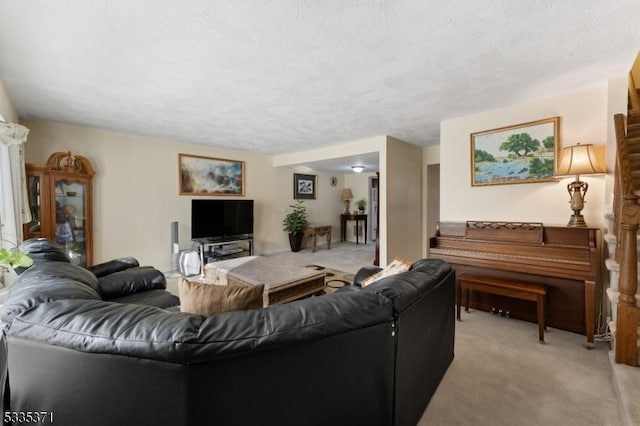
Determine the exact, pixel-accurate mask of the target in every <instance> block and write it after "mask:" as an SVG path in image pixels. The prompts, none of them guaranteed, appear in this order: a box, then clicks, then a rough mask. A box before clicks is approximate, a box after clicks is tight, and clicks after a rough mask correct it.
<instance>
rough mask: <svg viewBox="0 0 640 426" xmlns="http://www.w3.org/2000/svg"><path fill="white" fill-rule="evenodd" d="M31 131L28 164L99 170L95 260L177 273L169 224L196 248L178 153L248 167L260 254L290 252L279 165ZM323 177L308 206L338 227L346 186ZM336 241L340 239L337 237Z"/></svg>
mask: <svg viewBox="0 0 640 426" xmlns="http://www.w3.org/2000/svg"><path fill="white" fill-rule="evenodd" d="M23 124H24V125H25V126H27V127H28V128H30V129H31V133H30V135H29V140H28V142H27V144H26V157H27V162H31V163H43V162H45V161H46V159H47V158H48V156H49V155H50V154H51V153H53V152H56V151H67V150H71V151H72V152H73V153H75V154H80V155H84V156H86V157H87V158H89V160H91V162H92V163H93V165H94V168H95V170H96V177H95V180H94V191H95V192H94V194H95V195H94V207H95V215H94V235H95V237H94V250H95V254H94V259H95V260H94V261H95V262H101V261H104V260H108V259H111V258H114V257H118V256H125V255H130V256H135V257H138V258H139V259H140V261H141V263H144V264H150V265H154V266H156V267H158V268H159V269H162V270H168V269H169V266H170V259H171V257H170V223H171V222H172V221H178V222H179V233H180V247H181V248H182V249H184V248H189V247H190V232H191V227H190V222H191V219H190V218H191V213H190V212H191V199H192V198H193V197H190V196H181V195H178V170H177V166H178V154H179V153H188V154H195V155H203V156H211V157H221V158H230V159H234V160H243V161H245V162H246V182H245V185H246V196H245V197H244V198H246V199H253V200H255V229H254V231H255V239H256V253H257V254H266V253H272V252H277V251H283V250H289V245H288V244H289V243H288V239H287V236H286V234H285V233H284V231H282V219H283V217H284V215H285V214H286V212H287V209H288V206H289V205H290V204H292V203H293V201H294V200H293V171H294V170H293V168H291V167H278V168H274V167H273V164H272V158H271V157H269V156H265V155H260V154H255V153H249V152H244V151H233V150H224V149H218V148H213V147H207V146H202V145H191V144H182V143H178V142H175V141H171V140H166V139H160V138H152V137H143V136H137V135H131V134H124V133H118V132H113V131H107V130H100V129H95V128H87V127H77V126H71V125H63V124H58V123H52V122H45V121H34V120H24V121H23ZM317 174H318V188H317V194H318V198H317V199H316V200H308V201H305V205H306V206H307V208H308V210H309V215H310V218H311V220H312V221H315V222H326V223H329V224H331V225H334V226H335V227H336V229H337V228H338V227H339V221H338V218H337V215H336V212H337V211H340V208H341V206H342V205H341V202H340V197H339V191H340V188H342V185H343V182H341V181H340V182H339V183H338V185H336V187H331V186H330V184H329V176H328V175H326V174H323V173H317ZM336 236H337V234H336Z"/></svg>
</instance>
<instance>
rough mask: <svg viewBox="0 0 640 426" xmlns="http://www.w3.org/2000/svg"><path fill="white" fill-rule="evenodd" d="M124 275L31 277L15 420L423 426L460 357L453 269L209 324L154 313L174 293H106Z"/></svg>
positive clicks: (18, 342) (425, 265) (17, 346)
mask: <svg viewBox="0 0 640 426" xmlns="http://www.w3.org/2000/svg"><path fill="white" fill-rule="evenodd" d="M116 269H117V268H116ZM128 269H130V268H127V270H128ZM107 272H111V271H110V270H109V271H107ZM118 273H122V272H115V273H106V274H104V275H102V272H100V271H98V274H97V275H101V277H100V278H99V277H97V276H96V273H94V272H91V271H89V270H86V269H83V268H80V267H78V266H75V265H71V264H69V263H65V262H60V261H39V262H36V264H35V265H34V266H33V267H31V268H30V269H29V270H27V271H25V272H24V273H22V275H20V277H19V278H18V279H17V280H16V282H15V283H14V285H13V287H12V288H11V290H10V294H9V296H8V299H7V301H6V303H5V305H4V309H3V311H2V313H1V318H2V320H3V321H4V322H5V323H6V331H5V333H6V339H7V349H8V385H9V387H8V395H9V398H8V399H6V403H5V407H4V409H5V410H11V411H14V412H22V411H38V412H47V413H53V417H54V420H55V423H57V424H63V425H69V426H73V425H89V424H91V425H136V426H140V425H176V426H179V425H257V424H261V425H296V426H298V425H323V426H324V425H415V424H416V422H417V421H418V420H419V418H420V416H421V415H422V413H423V412H424V410H425V408H426V406H427V404H428V402H429V400H430V399H431V396H432V395H433V393H434V392H435V390H436V388H437V386H438V384H439V383H440V380H441V379H442V377H443V375H444V373H445V372H446V370H447V367H448V366H449V364H450V363H451V361H452V359H453V349H454V323H455V321H454V293H455V285H454V282H455V276H454V272H453V270H452V268H451V267H450V266H449V265H448V264H446V263H444V262H443V261H440V260H432V259H423V260H420V261H418V262H416V263H414V264H413V265H412V268H411V270H410V271H409V272H406V273H402V274H399V275H396V276H393V277H388V278H384V279H382V280H379V281H377V282H374V283H373V284H370V285H369V286H367V287H365V288H359V287H356V286H347V287H344V288H343V289H340V290H339V291H336V292H334V293H333V294H330V295H325V296H320V297H311V298H307V299H303V300H299V301H295V302H291V303H287V304H284V305H275V306H271V307H268V308H265V309H254V310H249V311H235V312H226V313H221V314H217V315H214V316H212V317H208V318H204V317H201V316H198V315H191V314H186V313H180V312H175V311H171V309H172V308H169V310H167V309H163V308H164V307H165V306H162V307H158V306H151V305H154V304H156V305H157V304H158V303H155V302H154V303H145V297H144V295H145V293H148V294H147V295H148V296H152V294H153V292H154V291H156V290H158V291H165V290H163V289H162V288H154V285H152V284H150V283H149V282H148V280H147V281H144V280H143V282H144V284H139V283H138V284H134V280H128V281H127V280H122V281H120V280H117V279H112V280H111V281H109V284H110V285H109V290H108V291H107V292H106V293H105V288H106V287H105V284H104V280H103V282H102V284H101V281H100V280H101V279H103V278H104V277H108V276H110V275H114V274H118ZM360 275H362V274H360ZM136 282H137V281H136ZM140 285H142V286H143V288H144V291H135V292H134V291H133V289H134V288H138V286H140ZM145 286H146V287H145ZM160 287H161V286H160ZM123 293H124V294H123ZM116 294H120V296H119V297H114V295H116ZM132 294H137V295H138V296H136V297H134V298H131V295H132ZM127 297H129V298H128V299H127ZM154 297H157V296H154ZM107 299H109V300H107ZM149 300H154V301H156V302H157V301H158V300H164V299H163V298H160V299H158V298H155V299H154V298H151V299H149ZM146 301H148V300H146ZM123 302H124V303H123ZM163 304H164V303H160V305H163ZM173 309H174V310H175V308H173ZM0 377H1V376H0Z"/></svg>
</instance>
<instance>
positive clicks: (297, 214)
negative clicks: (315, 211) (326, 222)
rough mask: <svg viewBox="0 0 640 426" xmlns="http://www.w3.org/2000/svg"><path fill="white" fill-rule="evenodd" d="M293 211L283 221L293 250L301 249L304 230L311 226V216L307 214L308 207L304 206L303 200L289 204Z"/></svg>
mask: <svg viewBox="0 0 640 426" xmlns="http://www.w3.org/2000/svg"><path fill="white" fill-rule="evenodd" d="M289 207H290V208H291V211H289V213H287V215H286V216H285V217H284V220H283V221H282V226H283V230H284V231H285V232H287V233H288V234H289V245H290V246H291V251H293V252H296V251H300V247H301V246H302V237H303V233H304V230H305V228H306V227H307V226H309V216H308V214H307V208H306V207H305V206H304V204H303V202H302V201H301V200H298V201H297V202H296V204H291V205H290V206H289Z"/></svg>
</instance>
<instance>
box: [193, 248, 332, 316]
mask: <svg viewBox="0 0 640 426" xmlns="http://www.w3.org/2000/svg"><path fill="white" fill-rule="evenodd" d="M224 263H225V261H222V262H214V263H210V264H208V265H207V266H206V268H205V276H206V275H207V270H209V271H210V272H212V273H213V270H214V268H224V267H225V265H224ZM324 278H325V275H324V273H323V272H321V271H317V270H314V269H309V268H300V267H291V266H285V265H281V264H279V262H277V261H275V260H272V259H269V258H268V257H262V256H257V257H254V258H252V259H250V260H248V261H247V262H246V263H243V264H241V265H238V266H234V267H232V268H230V269H229V270H228V271H226V279H227V283H228V284H230V285H234V284H235V285H260V284H264V296H263V306H265V307H266V306H270V305H277V304H280V303H286V302H291V301H293V300H297V299H301V298H303V297H307V296H311V295H313V294H322V293H324Z"/></svg>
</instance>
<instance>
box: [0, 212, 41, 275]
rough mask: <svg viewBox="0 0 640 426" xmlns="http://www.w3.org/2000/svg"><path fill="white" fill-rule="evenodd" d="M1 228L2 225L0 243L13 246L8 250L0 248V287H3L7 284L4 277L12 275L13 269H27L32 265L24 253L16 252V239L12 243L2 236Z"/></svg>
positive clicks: (31, 260) (0, 230)
mask: <svg viewBox="0 0 640 426" xmlns="http://www.w3.org/2000/svg"><path fill="white" fill-rule="evenodd" d="M3 226H4V225H3V224H1V223H0V243H9V244H10V245H12V246H13V247H12V248H10V249H7V248H4V247H3V248H0V285H1V286H3V287H4V285H5V284H8V282H7V279H6V278H5V277H6V276H8V275H9V274H14V273H15V271H14V268H17V267H19V266H22V267H24V268H28V267H29V266H31V265H33V259H31V258H30V257H29V256H27V255H26V254H24V253H20V252H19V251H18V250H17V247H18V244H17V239H16V242H15V243H13V242H11V241H10V240H8V239H6V238H5V237H4V236H3V234H2V227H3Z"/></svg>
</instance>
